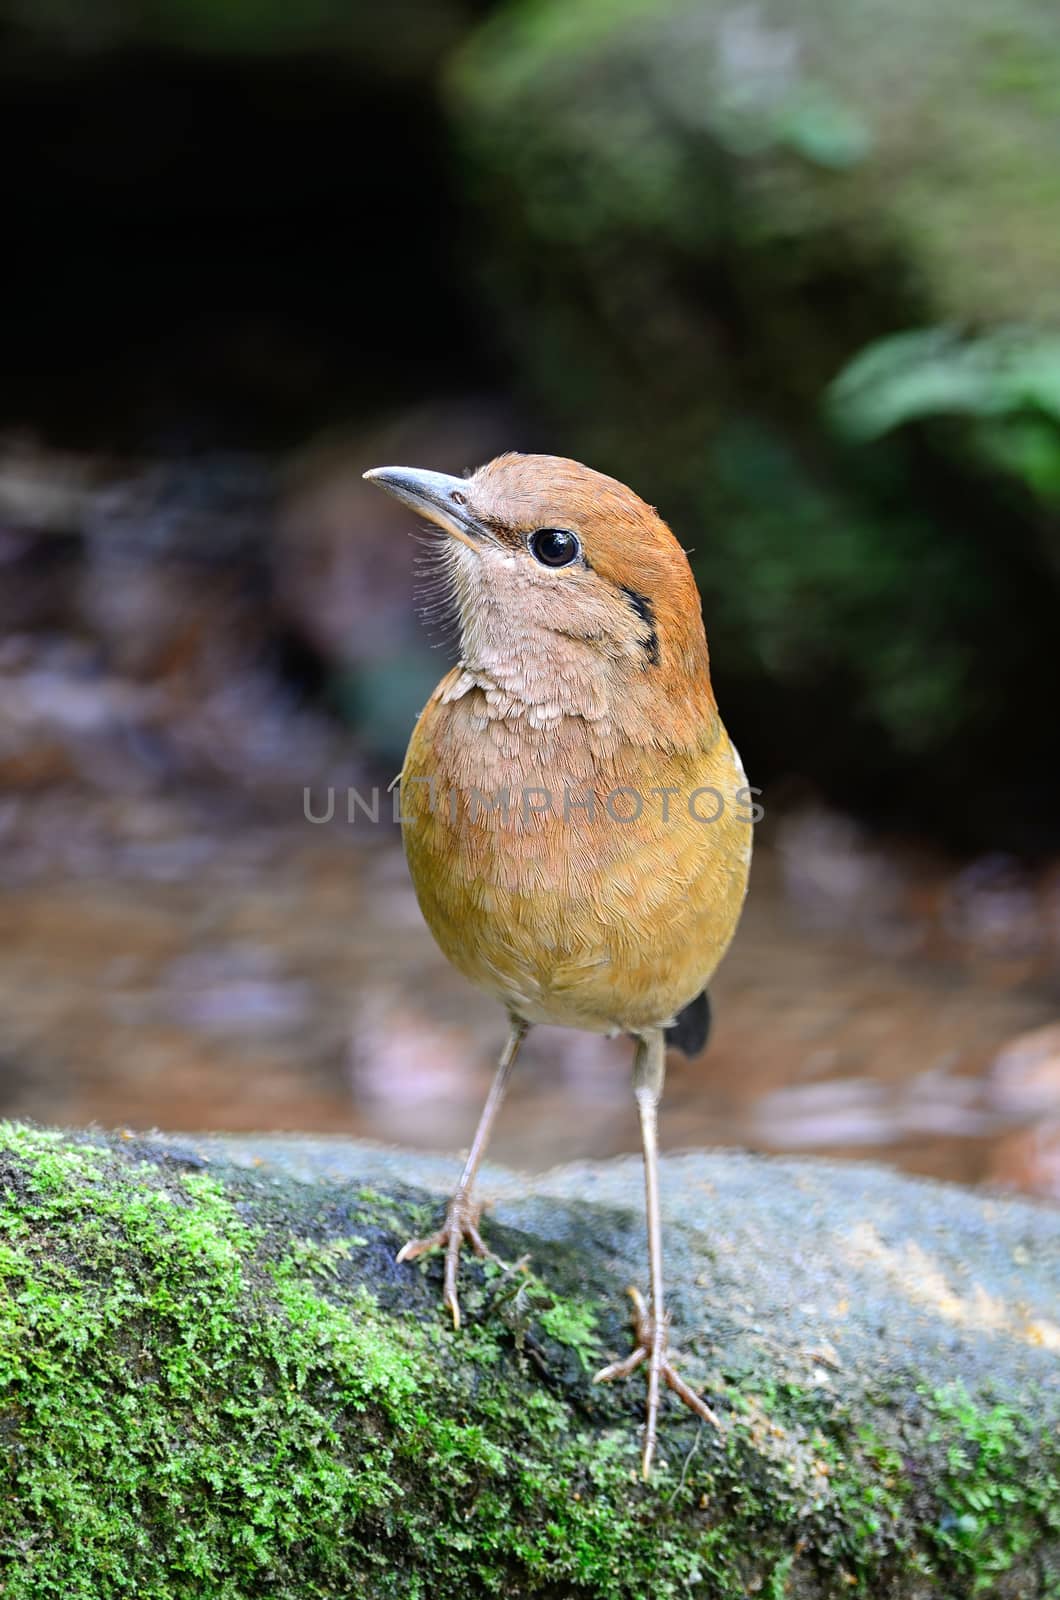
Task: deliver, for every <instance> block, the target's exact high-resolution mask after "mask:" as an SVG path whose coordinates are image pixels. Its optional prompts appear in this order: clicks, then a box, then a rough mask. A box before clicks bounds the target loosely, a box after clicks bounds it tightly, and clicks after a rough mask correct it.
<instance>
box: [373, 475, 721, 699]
mask: <svg viewBox="0 0 1060 1600" xmlns="http://www.w3.org/2000/svg"><path fill="white" fill-rule="evenodd" d="M365 477H366V478H367V479H369V480H370V481H371V482H373V483H377V484H378V485H379V486H380V488H382V489H385V490H386V491H387V492H388V493H389V494H392V495H394V496H395V497H396V498H397V499H399V500H402V501H404V502H405V504H406V505H409V506H411V507H412V509H413V510H415V511H418V512H419V513H420V514H421V515H422V516H424V517H426V518H427V519H428V520H429V521H430V522H432V523H433V524H435V525H436V526H437V527H439V528H441V529H442V530H443V532H444V533H445V534H446V535H447V537H446V538H445V539H444V540H443V541H441V543H440V551H441V555H442V559H443V560H444V562H445V567H446V571H447V575H448V577H449V580H450V584H451V589H452V594H453V598H454V600H455V602H456V607H457V612H458V617H459V623H460V634H461V644H462V654H463V659H464V662H465V664H466V666H467V667H468V669H469V670H470V671H472V672H475V673H480V674H481V675H482V676H483V677H484V678H486V679H487V680H488V681H490V682H492V683H495V684H496V685H497V686H498V687H499V688H500V689H501V690H503V691H504V692H506V693H508V694H510V695H512V696H513V697H514V698H517V699H521V700H525V701H526V702H527V703H530V704H543V705H551V706H556V707H558V708H559V709H560V710H562V711H572V712H578V713H581V714H596V715H605V714H608V713H610V712H612V711H614V709H615V708H616V707H617V706H620V705H621V704H622V703H623V701H624V700H627V699H628V696H629V695H630V694H631V693H632V694H633V695H634V697H635V698H636V699H637V700H638V701H641V700H643V701H644V702H645V703H650V702H652V701H654V702H655V703H656V704H659V702H660V701H665V700H666V699H667V698H670V699H673V700H681V701H687V700H689V699H692V700H696V699H700V698H702V699H703V700H704V701H710V702H711V703H712V697H711V695H710V678H709V668H708V658H707V645H706V639H705V637H704V633H703V623H702V619H701V615H700V606H699V594H698V591H697V589H696V585H695V580H694V579H693V577H692V572H691V569H690V568H689V565H688V561H687V559H686V557H685V554H684V551H683V550H682V549H681V547H680V545H679V544H678V543H677V540H676V539H675V538H674V536H673V534H672V533H671V532H670V530H669V528H668V527H667V526H666V524H665V522H663V520H662V519H661V517H659V516H658V514H657V513H656V512H655V510H654V509H653V507H651V506H649V505H647V504H646V503H645V502H644V501H643V500H641V499H640V497H639V496H638V495H636V494H634V493H633V491H632V489H627V488H626V486H625V485H624V484H622V483H619V482H618V481H617V480H616V479H614V478H608V477H605V476H604V474H603V473H600V472H594V471H592V469H591V468H589V467H584V466H582V465H581V464H580V462H577V461H569V460H566V459H565V458H564V457H561V456H537V455H516V454H509V455H503V456H498V458H497V459H496V460H495V461H491V462H489V463H488V464H487V465H486V466H484V467H480V468H479V469H478V471H477V472H475V473H473V474H472V475H471V476H470V477H466V478H453V477H448V476H447V475H446V474H444V473H440V472H427V471H422V470H420V469H418V468H412V467H376V468H375V469H374V470H372V471H371V472H366V473H365Z"/></svg>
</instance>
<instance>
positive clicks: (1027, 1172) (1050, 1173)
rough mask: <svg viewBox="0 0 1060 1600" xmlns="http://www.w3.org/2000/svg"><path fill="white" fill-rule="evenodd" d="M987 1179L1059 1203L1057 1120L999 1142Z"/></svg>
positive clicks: (1059, 1128) (1059, 1133)
mask: <svg viewBox="0 0 1060 1600" xmlns="http://www.w3.org/2000/svg"><path fill="white" fill-rule="evenodd" d="M987 1176H988V1179H989V1180H990V1181H991V1182H993V1183H997V1184H1000V1185H1002V1186H1003V1187H1004V1188H1006V1189H1018V1190H1020V1192H1021V1193H1023V1194H1037V1195H1042V1196H1043V1197H1044V1198H1046V1199H1048V1200H1060V1117H1057V1118H1053V1119H1051V1120H1050V1121H1048V1122H1042V1123H1039V1125H1038V1126H1037V1127H1036V1128H1024V1129H1023V1130H1022V1131H1021V1132H1019V1133H1012V1134H1009V1135H1008V1136H1007V1138H1004V1139H1002V1140H1001V1141H1000V1142H999V1143H998V1144H997V1145H996V1146H995V1147H994V1150H993V1154H992V1156H991V1160H990V1166H989V1169H988V1173H987Z"/></svg>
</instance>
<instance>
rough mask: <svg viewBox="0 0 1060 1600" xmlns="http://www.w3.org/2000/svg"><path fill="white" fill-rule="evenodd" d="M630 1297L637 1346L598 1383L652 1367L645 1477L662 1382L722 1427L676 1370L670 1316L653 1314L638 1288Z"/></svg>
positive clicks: (601, 1373)
mask: <svg viewBox="0 0 1060 1600" xmlns="http://www.w3.org/2000/svg"><path fill="white" fill-rule="evenodd" d="M629 1295H630V1299H631V1300H632V1301H633V1337H634V1341H635V1347H634V1349H633V1351H632V1353H631V1354H630V1355H628V1356H626V1357H624V1358H623V1360H621V1361H613V1362H612V1363H611V1365H610V1366H608V1367H603V1368H602V1369H601V1370H600V1371H599V1372H598V1373H597V1374H596V1376H595V1377H594V1379H593V1382H594V1383H614V1382H615V1381H616V1380H617V1379H619V1378H628V1377H629V1376H630V1375H631V1374H632V1373H634V1372H636V1370H637V1368H638V1367H640V1366H643V1365H644V1363H645V1362H647V1366H648V1416H647V1422H646V1425H645V1429H644V1460H643V1471H644V1476H645V1478H647V1477H649V1476H650V1475H651V1463H652V1457H653V1456H654V1454H655V1439H656V1434H657V1430H658V1422H659V1391H660V1388H661V1386H662V1384H664V1383H665V1384H666V1386H667V1388H668V1389H672V1390H673V1392H674V1394H675V1395H676V1396H677V1398H678V1399H679V1400H682V1401H684V1403H685V1405H686V1406H687V1407H688V1408H689V1410H690V1411H694V1412H695V1414H696V1416H697V1417H702V1419H703V1421H704V1422H709V1423H711V1424H712V1426H713V1427H715V1428H718V1429H719V1430H720V1428H721V1422H720V1421H719V1419H718V1418H717V1416H715V1414H714V1412H713V1411H712V1410H711V1409H710V1407H709V1406H708V1405H707V1402H706V1401H705V1400H704V1399H702V1397H701V1396H700V1395H698V1394H697V1393H696V1391H695V1390H694V1389H690V1388H689V1386H688V1384H687V1383H685V1381H684V1379H683V1378H681V1377H679V1376H678V1374H677V1373H676V1372H675V1371H674V1368H673V1365H672V1363H671V1361H670V1351H669V1346H668V1343H667V1338H666V1333H667V1327H668V1324H669V1319H668V1318H667V1317H666V1316H665V1315H664V1316H661V1317H653V1316H652V1314H651V1312H650V1311H649V1310H648V1308H647V1306H646V1305H645V1304H644V1297H643V1295H642V1294H641V1293H640V1292H639V1290H637V1289H630V1291H629Z"/></svg>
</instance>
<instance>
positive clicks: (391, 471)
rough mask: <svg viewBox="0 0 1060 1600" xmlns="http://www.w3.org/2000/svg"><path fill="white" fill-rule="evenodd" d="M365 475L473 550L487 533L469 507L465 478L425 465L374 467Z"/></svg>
mask: <svg viewBox="0 0 1060 1600" xmlns="http://www.w3.org/2000/svg"><path fill="white" fill-rule="evenodd" d="M364 476H365V478H366V480H367V481H368V482H369V483H377V484H378V485H379V487H380V489H385V490H386V492H387V494H392V495H393V496H394V499H395V500H402V501H404V503H405V505H407V506H411V507H412V509H413V511H418V512H419V513H420V515H421V516H424V517H427V518H428V519H429V521H431V522H433V523H436V524H437V526H438V527H439V528H444V529H445V531H446V533H450V534H452V536H453V538H454V539H459V541H460V543H461V544H466V545H467V546H468V548H469V549H471V550H476V551H477V549H478V547H479V545H480V544H481V542H482V540H483V539H484V538H486V537H488V536H487V535H486V533H485V530H484V529H483V527H482V525H481V523H479V522H478V521H477V520H476V518H475V516H474V513H473V512H472V511H471V510H470V509H469V507H468V495H469V489H468V482H467V479H466V478H450V477H449V476H448V474H447V473H444V472H427V471H425V470H424V469H423V468H422V467H373V468H372V469H371V471H370V472H366V473H365V474H364Z"/></svg>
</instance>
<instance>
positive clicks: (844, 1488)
mask: <svg viewBox="0 0 1060 1600" xmlns="http://www.w3.org/2000/svg"><path fill="white" fill-rule="evenodd" d="M0 1174H2V1177H0V1187H2V1202H0V1219H2V1222H0V1275H2V1277H3V1279H4V1283H3V1291H2V1293H0V1321H2V1333H0V1437H2V1440H3V1454H2V1456H0V1590H2V1592H3V1594H4V1596H5V1600H24V1597H26V1600H28V1597H29V1596H30V1595H32V1596H33V1597H34V1600H38V1597H48V1596H62V1597H63V1600H77V1597H81V1596H83V1597H86V1600H87V1597H90V1596H91V1597H92V1600H107V1597H110V1596H119V1595H121V1596H127V1595H135V1596H137V1600H156V1597H157V1600H162V1597H170V1596H185V1595H187V1596H191V1595H195V1596H197V1597H200V1600H201V1597H207V1600H212V1597H217V1600H243V1597H250V1596H261V1595H268V1596H277V1597H281V1600H286V1597H294V1596H299V1597H305V1596H335V1597H338V1596H344V1597H346V1596H361V1595H363V1596H366V1597H373V1600H374V1597H377V1596H378V1597H383V1596H401V1597H402V1600H408V1597H417V1596H422V1597H424V1600H433V1597H440V1596H446V1597H449V1596H454V1597H455V1596H479V1595H482V1596H485V1595H502V1594H503V1595H505V1596H508V1597H519V1596H526V1597H531V1596H533V1597H538V1596H541V1597H566V1596H570V1597H575V1596H599V1597H601V1600H604V1597H606V1600H612V1597H614V1600H619V1597H630V1600H633V1597H636V1600H642V1597H645V1596H648V1595H650V1596H652V1597H653V1600H654V1597H658V1596H686V1595H687V1596H704V1597H709V1596H722V1597H729V1596H733V1597H735V1596H745V1595H749V1594H763V1595H770V1596H784V1595H791V1596H811V1595H812V1596H826V1595H829V1596H830V1595H850V1594H857V1593H863V1594H870V1595H872V1596H874V1597H881V1596H896V1597H897V1596H903V1597H904V1596H920V1595H924V1596H927V1595H932V1596H937V1595H942V1596H946V1595H952V1596H954V1597H956V1596H966V1595H969V1594H972V1593H981V1594H992V1595H1011V1596H1017V1595H1018V1596H1020V1597H1031V1596H1037V1595H1049V1594H1057V1593H1060V1460H1058V1457H1060V1448H1058V1427H1057V1424H1058V1420H1060V1404H1058V1401H1060V1386H1058V1381H1057V1362H1056V1348H1057V1342H1058V1331H1057V1324H1056V1321H1055V1305H1054V1296H1055V1283H1056V1281H1057V1267H1058V1259H1060V1219H1058V1218H1057V1216H1056V1214H1055V1213H1054V1212H1052V1211H1050V1210H1048V1209H1047V1208H1044V1207H1036V1206H1032V1205H1029V1204H1025V1203H1022V1202H1019V1201H1011V1200H1002V1199H998V1198H991V1197H982V1196H978V1195H974V1194H969V1193H966V1192H963V1191H960V1190H958V1189H955V1188H952V1187H949V1186H945V1185H939V1184H928V1183H922V1182H918V1181H915V1180H910V1179H904V1178H900V1177H897V1176H895V1175H893V1174H890V1173H886V1172H882V1171H879V1170H876V1169H873V1168H870V1167H857V1166H853V1165H851V1166H830V1165H827V1164H824V1163H815V1162H791V1161H779V1160H768V1159H761V1158H753V1157H747V1156H740V1155H733V1154H727V1155H726V1154H712V1155H700V1154H694V1155H686V1156H674V1157H668V1158H667V1159H666V1161H665V1162H664V1165H663V1175H662V1181H663V1190H664V1207H665V1210H666V1214H667V1233H668V1255H669V1263H670V1276H671V1282H672V1286H673V1300H672V1306H673V1313H674V1330H673V1331H674V1340H675V1343H676V1345H677V1346H678V1347H679V1348H680V1349H681V1350H682V1352H683V1353H684V1361H683V1370H684V1372H685V1374H686V1376H687V1377H688V1378H689V1380H690V1381H693V1382H695V1383H698V1384H700V1385H702V1386H703V1387H704V1388H705V1389H707V1390H709V1392H710V1395H711V1399H712V1403H713V1404H714V1406H715V1407H716V1408H717V1409H718V1411H719V1412H720V1413H721V1415H722V1418H723V1421H724V1428H723V1431H722V1433H720V1434H715V1433H714V1432H713V1431H712V1430H710V1429H709V1428H706V1427H701V1426H700V1425H699V1424H698V1423H697V1422H696V1421H695V1419H693V1418H692V1417H690V1416H689V1415H687V1414H685V1413H683V1412H682V1411H679V1410H677V1409H674V1410H668V1411H667V1414H666V1416H665V1418H664V1427H663V1438H662V1442H663V1451H662V1454H663V1461H662V1462H661V1463H660V1465H659V1468H658V1470H657V1471H656V1473H655V1475H654V1477H653V1479H652V1481H651V1482H650V1483H648V1484H646V1485H645V1484H643V1483H641V1482H640V1481H639V1479H638V1473H637V1464H638V1438H637V1435H638V1427H639V1420H640V1415H641V1406H642V1400H643V1392H642V1385H641V1384H639V1383H637V1382H631V1383H630V1384H627V1385H625V1386H624V1387H623V1386H619V1387H617V1388H610V1387H608V1388H604V1389H601V1388H600V1387H594V1386H593V1384H592V1382H591V1374H592V1372H593V1370H594V1368H595V1367H596V1366H598V1365H599V1364H601V1363H602V1362H603V1361H605V1360H606V1359H608V1358H609V1356H611V1354H612V1353H614V1352H618V1351H622V1350H624V1349H626V1348H627V1347H628V1327H627V1323H626V1312H625V1309H624V1306H623V1291H624V1289H625V1287H626V1285H627V1283H628V1282H629V1281H630V1279H631V1278H634V1279H639V1278H640V1277H641V1276H642V1268H641V1256H642V1252H643V1225H642V1220H641V1214H640V1205H639V1200H640V1193H639V1173H638V1169H637V1164H636V1163H635V1162H634V1161H632V1160H626V1159H623V1160H621V1161H618V1162H613V1163H606V1164H603V1165H599V1166H585V1167H580V1168H567V1169H564V1170H563V1171H560V1172H557V1173H553V1174H549V1175H546V1176H545V1177H543V1178H536V1179H527V1178H524V1177H520V1176H518V1175H516V1174H511V1173H504V1172H502V1171H500V1170H499V1169H491V1170H490V1171H489V1172H488V1173H487V1174H486V1180H485V1187H486V1190H487V1192H489V1193H490V1194H491V1196H492V1200H493V1204H492V1210H491V1212H490V1213H488V1214H487V1218H486V1227H487V1230H488V1232H489V1236H490V1240H491V1242H492V1243H493V1244H494V1245H495V1246H496V1248H497V1249H498V1251H499V1252H500V1253H501V1254H502V1255H503V1257H504V1258H505V1260H506V1261H507V1262H509V1263H511V1264H512V1265H510V1266H509V1267H507V1268H505V1267H502V1266H500V1265H499V1264H495V1263H486V1264H482V1263H470V1264H468V1265H467V1266H466V1267H465V1269H464V1276H463V1285H464V1311H465V1317H464V1325H463V1327H462V1328H461V1330H460V1331H459V1332H458V1333H455V1332H454V1331H453V1330H452V1329H451V1328H450V1327H448V1326H447V1323H446V1321H445V1319H444V1317H443V1316H442V1315H441V1314H440V1311H439V1307H438V1303H437V1291H438V1284H437V1281H436V1280H437V1278H438V1275H439V1268H438V1264H437V1263H436V1262H427V1263H426V1264H425V1265H417V1266H415V1267H410V1266H404V1267H398V1266H397V1265H396V1264H395V1261H394V1255H395V1251H396V1249H397V1247H398V1245H399V1244H400V1242H401V1241H402V1240H404V1239H405V1238H406V1237H407V1236H408V1235H409V1234H410V1233H414V1232H421V1231H423V1230H424V1229H425V1228H427V1227H429V1226H431V1224H432V1223H433V1221H434V1220H435V1218H436V1216H437V1211H438V1195H439V1193H440V1192H441V1191H442V1190H443V1188H444V1185H445V1183H446V1182H447V1181H449V1180H450V1179H451V1175H452V1163H450V1162H445V1161H442V1160H440V1159H439V1158H435V1157H429V1156H423V1155H416V1154H412V1153H405V1152H395V1151H387V1150H383V1149H380V1148H377V1147H373V1146H368V1145H363V1144H357V1143H355V1142H353V1141H345V1140H334V1141H328V1140H305V1139H275V1138H262V1139H258V1140H223V1139H206V1140H204V1139H198V1138H189V1139H174V1138H166V1137H163V1136H158V1137H152V1138H150V1139H142V1138H134V1137H124V1136H121V1135H115V1136H103V1135H98V1134H71V1133H63V1132H57V1131H48V1130H42V1129H38V1128H34V1127H28V1126H23V1125H16V1124H8V1125H4V1127H3V1129H2V1134H0ZM524 1257H528V1258H529V1260H528V1261H524V1260H523V1258H524Z"/></svg>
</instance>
